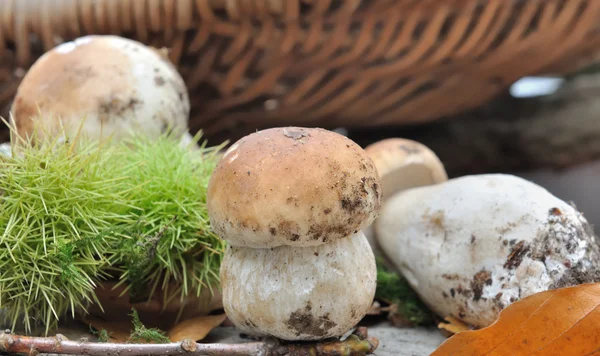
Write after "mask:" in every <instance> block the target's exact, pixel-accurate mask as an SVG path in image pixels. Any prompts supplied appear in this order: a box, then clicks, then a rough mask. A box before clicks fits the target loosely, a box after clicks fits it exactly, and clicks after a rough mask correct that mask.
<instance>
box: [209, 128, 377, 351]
mask: <svg viewBox="0 0 600 356" xmlns="http://www.w3.org/2000/svg"><path fill="white" fill-rule="evenodd" d="M380 204H381V188H380V183H379V176H378V175H377V171H376V169H375V167H374V165H373V162H372V161H371V159H370V158H369V157H368V156H367V155H366V154H365V152H364V151H363V150H362V149H361V148H360V147H359V146H358V145H356V144H355V143H354V142H353V141H351V140H350V139H348V138H346V137H344V136H341V135H339V134H336V133H334V132H331V131H327V130H322V129H308V128H299V127H289V128H274V129H268V130H263V131H259V132H256V133H254V134H251V135H248V136H246V137H244V138H242V139H241V140H239V141H238V142H236V143H235V144H234V145H233V146H231V148H230V149H229V150H228V151H227V152H226V153H225V155H224V156H223V158H222V159H221V161H220V162H219V164H218V166H217V168H216V169H215V171H214V173H213V175H212V177H211V180H210V183H209V187H208V192H207V207H208V212H209V216H210V221H211V226H212V228H213V229H214V230H215V232H216V233H217V234H218V235H220V236H221V237H222V238H223V239H225V240H227V241H228V242H229V245H230V246H229V248H228V249H227V251H226V253H225V257H224V260H223V262H222V264H221V286H222V289H223V305H224V308H225V312H226V313H227V315H228V317H229V318H230V320H231V321H232V322H233V323H234V324H235V325H236V326H237V327H239V328H240V329H242V330H244V331H245V332H247V333H249V334H253V335H271V336H275V337H278V338H281V339H285V340H317V339H324V338H328V337H338V336H341V335H343V334H344V333H345V332H346V331H348V330H349V329H351V328H352V327H353V326H355V325H356V324H357V323H358V322H359V321H360V320H361V319H362V318H363V317H364V315H365V314H366V312H367V310H368V308H369V307H370V306H371V303H372V301H373V298H374V294H375V287H376V268H375V258H374V255H373V252H372V250H371V248H370V246H369V243H368V241H367V240H366V237H365V236H364V234H363V233H362V232H361V230H362V229H363V228H365V227H366V226H368V225H369V224H370V223H371V222H372V221H373V220H374V219H375V217H376V216H377V214H378V210H379V208H380Z"/></svg>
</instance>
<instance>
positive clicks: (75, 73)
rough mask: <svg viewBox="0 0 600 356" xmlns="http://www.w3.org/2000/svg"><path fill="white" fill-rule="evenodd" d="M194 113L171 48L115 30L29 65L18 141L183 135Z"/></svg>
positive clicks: (15, 109)
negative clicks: (169, 51) (116, 33)
mask: <svg viewBox="0 0 600 356" xmlns="http://www.w3.org/2000/svg"><path fill="white" fill-rule="evenodd" d="M189 112H190V103H189V99H188V92H187V88H186V85H185V82H184V81H183V78H182V77H181V75H180V74H179V73H178V71H177V69H176V68H175V66H174V65H173V64H172V63H171V62H170V61H169V59H168V58H167V57H166V55H165V54H164V53H162V52H161V51H159V50H156V49H154V48H152V47H149V46H146V45H144V44H142V43H140V42H137V41H134V40H131V39H127V38H123V37H118V36H110V35H90V36H84V37H80V38H77V39H76V40H74V41H72V42H65V43H63V44H60V45H58V46H56V47H55V48H53V49H51V50H50V51H48V52H46V53H45V54H44V55H43V56H41V57H40V58H39V59H38V60H37V61H36V62H35V63H34V64H33V66H32V67H31V68H30V69H29V70H28V72H27V74H26V75H25V77H24V78H23V80H22V82H21V83H20V85H19V88H18V89H17V93H16V96H15V99H14V102H13V105H12V107H11V115H12V124H13V126H14V129H15V133H16V134H17V135H18V136H19V137H20V138H21V140H18V141H16V142H21V141H29V140H32V141H33V142H36V141H44V140H43V139H44V138H46V137H51V138H55V137H61V136H66V137H64V139H65V140H71V139H73V138H75V137H77V135H80V136H84V137H87V138H88V139H91V140H102V139H106V138H108V137H111V138H112V139H113V140H114V141H119V140H122V139H124V138H127V137H130V136H131V135H132V134H133V133H137V134H143V135H145V136H148V137H158V136H160V135H161V134H164V133H166V132H172V133H175V134H177V135H178V136H180V135H185V134H186V133H187V129H188V116H189ZM34 136H35V137H34ZM14 144H15V142H14V141H13V146H14Z"/></svg>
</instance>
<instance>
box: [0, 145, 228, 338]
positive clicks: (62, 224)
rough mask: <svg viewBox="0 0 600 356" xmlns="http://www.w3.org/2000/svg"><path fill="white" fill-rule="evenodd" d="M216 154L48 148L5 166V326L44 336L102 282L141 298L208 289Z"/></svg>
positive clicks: (1, 303) (1, 265)
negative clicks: (163, 291) (39, 327)
mask: <svg viewBox="0 0 600 356" xmlns="http://www.w3.org/2000/svg"><path fill="white" fill-rule="evenodd" d="M215 151H216V150H214V149H208V148H203V149H201V151H200V152H193V153H192V152H190V151H189V150H187V149H186V148H184V147H181V146H180V145H178V143H177V142H176V141H175V140H174V139H172V138H171V137H168V136H163V137H160V138H159V139H153V140H150V139H147V138H143V137H134V138H132V139H131V140H128V141H126V142H123V143H122V144H118V145H110V147H109V146H102V145H99V144H94V143H82V142H81V141H79V143H78V144H77V146H75V145H74V144H72V143H71V144H69V143H67V144H65V143H62V144H61V143H58V142H53V143H51V144H48V145H42V146H37V147H35V148H33V147H23V148H22V149H21V150H20V151H19V154H17V155H15V156H14V157H4V158H3V161H2V164H1V165H0V192H1V194H0V207H1V209H0V271H2V274H1V275H0V308H5V309H6V311H7V312H6V315H5V316H6V317H7V318H8V319H9V320H10V322H11V324H12V326H13V327H14V326H15V324H16V323H17V322H18V321H19V320H20V319H21V318H22V320H23V322H24V326H25V328H26V329H27V330H30V329H31V325H32V322H40V323H41V324H44V325H46V330H48V328H50V327H52V326H54V325H55V323H56V321H57V320H58V319H59V318H60V317H61V316H62V315H64V314H65V313H66V312H68V311H70V312H71V313H74V312H75V311H76V310H82V309H85V307H86V306H87V305H88V304H89V303H91V302H96V303H97V299H96V297H95V293H94V288H95V287H96V285H97V284H98V283H99V282H100V281H102V280H103V279H105V278H111V277H115V276H116V277H118V278H120V279H121V281H122V282H123V283H126V284H127V285H128V286H131V287H132V289H133V290H134V291H135V292H138V293H142V295H144V296H146V295H147V296H148V298H150V297H151V296H152V293H156V290H157V289H158V288H160V287H162V286H163V285H164V284H165V283H170V282H175V283H177V284H178V285H180V286H181V288H180V289H179V290H176V291H175V292H173V294H172V295H165V298H172V297H176V296H184V295H187V294H191V293H194V294H196V295H199V294H200V291H201V290H202V288H205V287H209V286H212V285H216V284H217V283H218V268H219V265H220V261H221V258H222V252H223V249H224V244H223V242H222V241H221V240H220V239H218V238H217V237H216V236H215V235H214V234H213V233H212V232H211V231H210V227H209V224H208V216H207V213H206V209H205V188H206V184H207V182H208V179H209V176H210V172H212V169H213V168H214V166H215V164H216V160H217V158H216V156H215V155H214V154H213V153H214V152H215ZM159 231H160V232H162V233H160V234H159ZM142 285H149V286H151V287H152V288H151V289H150V290H149V291H148V290H140V289H141V288H139V286H142ZM169 290H171V291H172V289H169Z"/></svg>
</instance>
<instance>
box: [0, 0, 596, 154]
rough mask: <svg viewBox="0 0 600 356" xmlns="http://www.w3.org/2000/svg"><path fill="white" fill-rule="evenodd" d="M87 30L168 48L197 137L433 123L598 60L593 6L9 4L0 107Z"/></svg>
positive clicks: (213, 0) (468, 2)
mask: <svg viewBox="0 0 600 356" xmlns="http://www.w3.org/2000/svg"><path fill="white" fill-rule="evenodd" d="M87 34H115V35H120V36H125V37H129V38H134V39H137V40H140V41H142V42H144V43H146V44H149V45H153V46H156V47H163V46H164V47H168V48H169V49H170V57H171V59H172V61H173V62H174V63H175V64H176V65H177V67H178V69H179V70H180V72H181V73H182V75H183V76H184V78H185V80H186V84H187V86H188V88H189V91H190V94H191V102H192V120H191V128H192V131H194V132H195V131H197V130H198V129H204V130H205V132H206V133H207V135H209V136H210V137H212V138H213V139H214V140H215V142H216V141H220V140H223V139H234V138H236V137H239V136H241V135H243V134H247V133H249V132H251V131H253V130H254V129H257V128H264V127H270V126H285V125H292V124H293V125H303V126H321V127H326V128H335V127H337V126H346V127H380V126H384V125H388V124H410V123H423V122H429V121H432V120H435V119H438V118H440V117H443V116H448V115H453V114H456V113H460V112H464V111H466V110H468V109H471V108H474V107H477V106H479V105H481V104H482V103H485V102H487V101H488V100H490V99H491V98H493V97H494V96H496V95H497V94H498V93H500V92H502V91H503V90H504V89H506V88H507V87H508V86H509V85H510V84H511V83H512V82H513V81H515V80H516V79H518V78H520V77H522V76H524V75H529V74H534V73H539V72H568V71H571V70H572V69H574V68H577V67H579V66H581V65H582V64H583V63H585V62H587V61H589V60H590V58H591V57H593V56H594V55H597V54H598V48H600V46H599V45H600V2H599V1H595V0H569V1H564V0H528V1H522V0H436V1H433V0H427V1H409V0H401V1H391V0H382V1H373V0H353V1H345V0H344V1H342V0H318V1H314V0H311V1H309V0H289V1H281V0H269V1H266V0H250V1H238V2H236V1H225V0H197V1H191V0H181V1H174V0H147V1H132V0H127V1H125V0H124V1H118V2H117V1H113V0H98V1H94V2H91V1H79V0H63V1H60V2H51V1H42V0H27V1H21V0H0V110H2V109H1V108H4V113H6V110H7V109H8V107H9V105H10V100H11V98H12V97H13V95H14V92H15V90H16V88H17V86H18V84H19V81H20V78H22V76H23V75H24V73H25V71H26V70H27V68H29V66H30V65H31V64H32V63H33V62H34V61H35V60H36V59H37V58H38V57H39V56H40V55H41V54H42V53H44V52H45V51H47V50H49V49H51V48H52V47H54V46H55V45H57V44H59V43H62V42H64V41H68V40H72V39H74V38H77V37H80V36H83V35H87Z"/></svg>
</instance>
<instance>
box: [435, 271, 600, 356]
mask: <svg viewBox="0 0 600 356" xmlns="http://www.w3.org/2000/svg"><path fill="white" fill-rule="evenodd" d="M431 355H432V356H442V355H449V356H450V355H460V356H481V355H486V356H499V355H512V356H521V355H528V356H542V355H571V356H579V355H581V356H584V355H600V283H592V284H582V285H578V286H575V287H569V288H562V289H555V290H551V291H546V292H542V293H538V294H535V295H532V296H530V297H527V298H524V299H522V300H520V301H518V302H516V303H514V304H512V305H510V306H509V307H508V308H506V309H505V310H503V311H502V312H501V313H500V316H499V317H498V320H496V322H495V323H494V324H492V325H491V326H489V327H487V328H484V329H481V330H477V331H466V332H461V333H458V334H456V335H454V336H453V337H451V338H450V339H448V340H446V342H444V343H443V344H442V345H441V346H440V347H439V348H438V349H437V350H436V351H435V352H434V353H433V354H431Z"/></svg>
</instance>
